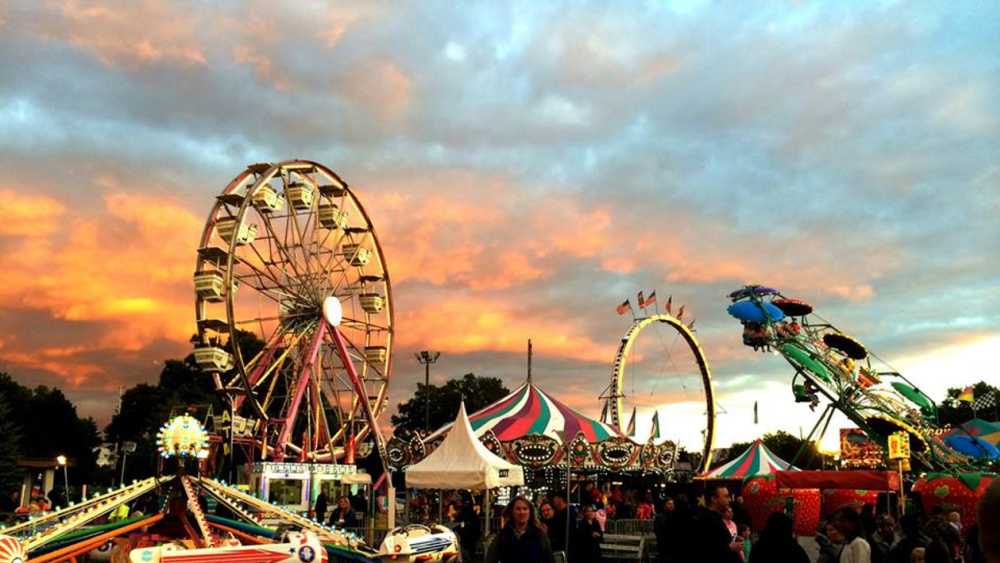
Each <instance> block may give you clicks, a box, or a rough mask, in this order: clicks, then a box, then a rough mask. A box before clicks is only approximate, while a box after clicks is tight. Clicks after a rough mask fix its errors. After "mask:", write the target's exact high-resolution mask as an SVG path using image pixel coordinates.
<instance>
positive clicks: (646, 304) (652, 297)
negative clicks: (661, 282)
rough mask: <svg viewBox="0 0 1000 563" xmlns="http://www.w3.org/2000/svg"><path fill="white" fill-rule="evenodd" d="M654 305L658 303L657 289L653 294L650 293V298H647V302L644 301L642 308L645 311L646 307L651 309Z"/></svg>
mask: <svg viewBox="0 0 1000 563" xmlns="http://www.w3.org/2000/svg"><path fill="white" fill-rule="evenodd" d="M654 303H656V290H655V289H654V290H653V293H650V294H649V297H647V298H646V300H645V301H643V303H642V308H643V309H645V308H646V307H649V306H650V305H652V304H654Z"/></svg>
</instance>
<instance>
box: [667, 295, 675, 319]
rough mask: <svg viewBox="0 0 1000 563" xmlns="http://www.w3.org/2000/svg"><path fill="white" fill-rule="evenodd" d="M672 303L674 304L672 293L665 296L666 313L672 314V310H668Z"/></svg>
mask: <svg viewBox="0 0 1000 563" xmlns="http://www.w3.org/2000/svg"><path fill="white" fill-rule="evenodd" d="M673 304H674V296H673V295H668V296H667V314H668V315H672V314H673V312H672V311H671V310H670V309H671V307H672V306H673Z"/></svg>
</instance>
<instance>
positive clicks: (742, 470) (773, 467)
mask: <svg viewBox="0 0 1000 563" xmlns="http://www.w3.org/2000/svg"><path fill="white" fill-rule="evenodd" d="M777 471H798V468H797V467H793V466H792V465H791V464H790V463H788V462H787V461H785V460H783V459H781V458H780V457H778V456H776V455H774V452H772V451H771V450H769V449H767V446H765V445H764V442H761V441H760V440H757V441H755V442H754V443H753V445H751V446H750V447H749V448H747V450H746V451H745V452H743V453H742V454H740V455H739V456H737V458H736V459H734V460H732V461H730V462H729V463H726V464H725V465H722V466H719V467H716V468H715V469H712V470H711V471H708V472H705V473H703V474H702V475H701V476H700V477H701V478H702V479H733V480H737V479H747V478H749V477H759V476H761V475H772V474H774V473H775V472H777Z"/></svg>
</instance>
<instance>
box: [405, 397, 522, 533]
mask: <svg viewBox="0 0 1000 563" xmlns="http://www.w3.org/2000/svg"><path fill="white" fill-rule="evenodd" d="M520 485H524V468H522V467H521V466H520V465H515V464H513V463H510V462H509V461H507V460H505V459H503V458H501V457H500V456H498V455H496V454H494V453H493V452H491V451H489V450H488V449H486V446H484V445H483V444H482V442H480V441H479V439H478V438H476V434H475V432H473V430H472V425H471V424H469V416H468V415H467V414H466V413H465V403H464V402H463V403H461V405H460V406H459V408H458V417H457V418H456V419H455V423H454V425H453V426H452V428H451V431H450V432H448V435H447V436H446V437H445V439H444V441H443V442H441V445H440V446H438V447H437V449H435V450H434V451H433V452H431V454H430V455H429V456H427V457H426V458H424V459H423V460H421V461H420V462H419V463H416V464H414V465H411V466H409V467H407V468H406V486H407V487H412V488H414V489H469V490H473V491H481V490H485V491H486V501H485V503H484V505H485V512H486V523H487V525H489V521H490V513H489V510H490V502H489V491H490V489H494V488H496V487H512V486H520Z"/></svg>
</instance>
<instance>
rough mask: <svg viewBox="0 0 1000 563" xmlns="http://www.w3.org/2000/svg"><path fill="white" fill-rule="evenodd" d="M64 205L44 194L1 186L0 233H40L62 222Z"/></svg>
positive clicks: (23, 234)
mask: <svg viewBox="0 0 1000 563" xmlns="http://www.w3.org/2000/svg"><path fill="white" fill-rule="evenodd" d="M65 213H66V207H65V206H64V205H63V204H62V202H60V201H58V200H56V199H53V198H51V197H48V196H44V195H32V194H22V193H20V192H17V191H14V190H11V189H0V216H2V217H3V221H0V237H3V236H6V237H41V236H46V235H50V234H52V233H53V231H55V230H56V228H57V227H58V226H59V225H60V224H61V222H62V219H63V215H64V214H65Z"/></svg>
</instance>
